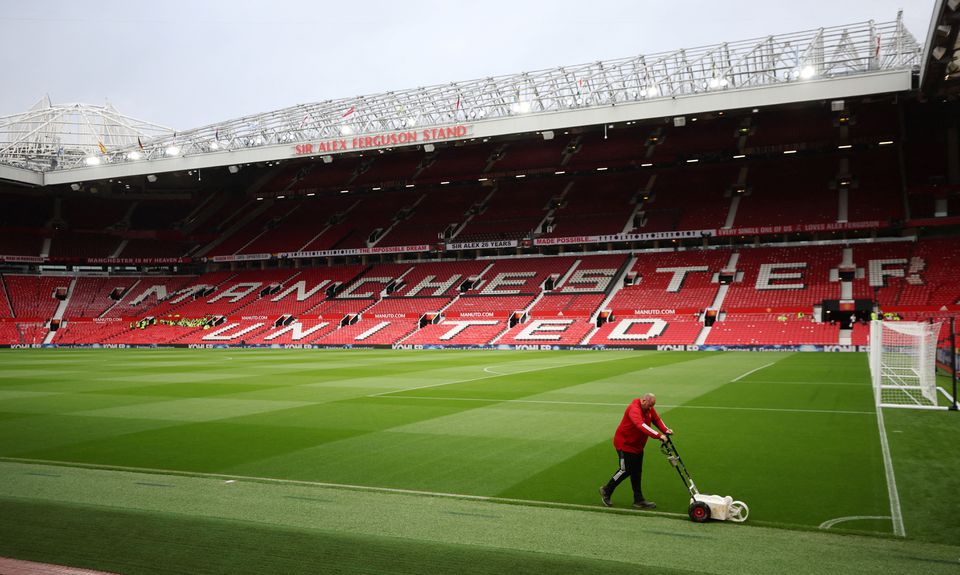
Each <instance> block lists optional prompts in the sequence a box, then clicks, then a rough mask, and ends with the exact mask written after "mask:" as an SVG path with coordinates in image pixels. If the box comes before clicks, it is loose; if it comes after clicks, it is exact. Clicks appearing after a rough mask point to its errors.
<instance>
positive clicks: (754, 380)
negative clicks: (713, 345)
mask: <svg viewBox="0 0 960 575" xmlns="http://www.w3.org/2000/svg"><path fill="white" fill-rule="evenodd" d="M731 383H732V382H731ZM743 383H761V384H769V385H852V386H857V387H866V386H868V385H870V382H867V381H858V382H853V381H770V380H762V379H751V380H750V381H745V382H743Z"/></svg>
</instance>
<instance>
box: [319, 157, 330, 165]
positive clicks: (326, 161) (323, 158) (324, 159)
mask: <svg viewBox="0 0 960 575" xmlns="http://www.w3.org/2000/svg"><path fill="white" fill-rule="evenodd" d="M320 159H321V160H323V163H324V164H329V163H331V162H333V156H320Z"/></svg>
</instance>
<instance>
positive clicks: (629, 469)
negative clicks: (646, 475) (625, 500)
mask: <svg viewBox="0 0 960 575" xmlns="http://www.w3.org/2000/svg"><path fill="white" fill-rule="evenodd" d="M617 457H618V458H619V459H620V469H617V472H616V473H614V474H613V477H611V478H610V481H608V482H607V484H606V485H605V486H604V487H603V490H604V491H606V492H607V496H608V497H609V496H611V495H613V490H614V489H616V488H617V485H620V483H621V482H622V481H623V480H624V479H626V478H627V477H629V478H630V486H631V487H633V502H634V503H637V502H640V501H643V489H641V487H640V479H641V477H643V452H642V451H641V452H640V453H630V452H628V451H620V450H619V449H618V450H617Z"/></svg>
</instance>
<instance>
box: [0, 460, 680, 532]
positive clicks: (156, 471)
mask: <svg viewBox="0 0 960 575" xmlns="http://www.w3.org/2000/svg"><path fill="white" fill-rule="evenodd" d="M0 462H9V463H32V464H37V465H49V466H56V467H66V468H71V467H72V468H78V469H95V470H101V471H123V472H131V473H141V474H144V475H172V476H178V477H194V478H201V479H218V480H219V479H226V480H233V481H243V480H246V481H254V482H257V483H274V484H277V485H303V486H308V487H323V488H328V489H349V490H351V491H372V492H376V493H395V494H400V495H422V496H427V497H443V498H447V499H463V500H468V501H484V502H489V503H510V504H520V505H529V506H533V507H554V508H558V509H586V510H589V511H608V508H606V507H602V506H601V505H600V504H599V503H598V504H597V505H583V504H581V503H561V502H558V501H540V500H536V499H512V498H508V497H491V496H488V495H469V494H466V493H445V492H442V491H421V490H417V489H398V488H395V487H374V486H370V485H352V484H349V483H328V482H324V481H304V480H300V479H279V478H276V477H256V476H252V475H228V474H224V473H203V472H202V471H180V470H177V469H160V468H151V467H127V466H123V465H100V464H96V463H74V462H71V461H57V460H52V459H26V458H22V457H0ZM614 511H627V512H630V513H645V514H649V515H663V516H667V517H687V514H686V513H670V512H667V511H647V510H638V509H631V508H629V507H628V508H617V509H614Z"/></svg>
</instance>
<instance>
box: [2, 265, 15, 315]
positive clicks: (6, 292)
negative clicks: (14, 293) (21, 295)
mask: <svg viewBox="0 0 960 575" xmlns="http://www.w3.org/2000/svg"><path fill="white" fill-rule="evenodd" d="M0 286H3V297H4V301H6V302H7V309H6V311H4V312H3V315H2V316H0V317H13V300H11V299H10V290H8V289H7V280H6V278H5V277H4V275H3V274H0Z"/></svg>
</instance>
